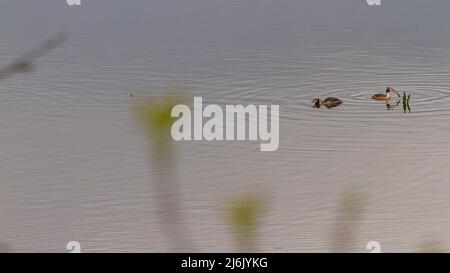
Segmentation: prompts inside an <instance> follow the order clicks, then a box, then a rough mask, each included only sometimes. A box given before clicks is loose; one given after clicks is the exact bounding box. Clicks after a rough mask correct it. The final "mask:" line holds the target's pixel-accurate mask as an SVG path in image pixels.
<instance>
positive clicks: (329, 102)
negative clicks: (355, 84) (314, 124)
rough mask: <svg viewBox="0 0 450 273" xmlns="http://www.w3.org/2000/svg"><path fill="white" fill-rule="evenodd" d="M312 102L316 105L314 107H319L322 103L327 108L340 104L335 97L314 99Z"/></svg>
mask: <svg viewBox="0 0 450 273" xmlns="http://www.w3.org/2000/svg"><path fill="white" fill-rule="evenodd" d="M312 103H314V107H316V108H320V106H321V105H323V106H325V107H327V108H333V107H336V106H339V105H341V104H342V101H341V100H340V99H337V98H333V97H328V98H326V99H324V100H322V101H321V100H320V99H314V100H313V101H312Z"/></svg>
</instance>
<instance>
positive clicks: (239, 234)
mask: <svg viewBox="0 0 450 273" xmlns="http://www.w3.org/2000/svg"><path fill="white" fill-rule="evenodd" d="M263 200H264V199H263V198H262V196H261V195H260V194H258V193H255V192H248V193H245V194H244V195H242V196H238V197H235V198H232V199H230V200H229V201H228V203H227V204H226V214H227V215H226V216H227V219H228V221H229V223H230V226H231V230H232V232H233V236H234V237H235V238H234V239H235V242H236V246H237V248H238V250H239V251H241V252H256V251H258V247H259V244H258V228H259V224H260V223H259V222H260V219H261V217H262V216H263V213H264V211H265V207H264V205H263V204H264V202H263Z"/></svg>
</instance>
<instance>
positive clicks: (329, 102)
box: [312, 87, 396, 108]
mask: <svg viewBox="0 0 450 273" xmlns="http://www.w3.org/2000/svg"><path fill="white" fill-rule="evenodd" d="M394 92H396V91H395V90H394V89H393V88H392V87H388V88H386V93H385V94H375V95H373V96H372V99H374V100H378V101H387V100H390V99H391V97H392V94H393V93H394ZM312 103H314V107H316V108H320V106H325V107H327V108H333V107H336V106H339V105H341V104H342V101H341V100H340V99H338V98H334V97H328V98H326V99H324V100H320V99H314V100H313V101H312Z"/></svg>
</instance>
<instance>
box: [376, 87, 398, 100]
mask: <svg viewBox="0 0 450 273" xmlns="http://www.w3.org/2000/svg"><path fill="white" fill-rule="evenodd" d="M394 91H395V90H394V89H393V88H392V87H388V88H386V94H376V95H373V96H372V99H374V100H389V99H391V97H392V93H393V92H394Z"/></svg>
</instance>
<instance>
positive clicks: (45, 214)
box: [0, 0, 450, 252]
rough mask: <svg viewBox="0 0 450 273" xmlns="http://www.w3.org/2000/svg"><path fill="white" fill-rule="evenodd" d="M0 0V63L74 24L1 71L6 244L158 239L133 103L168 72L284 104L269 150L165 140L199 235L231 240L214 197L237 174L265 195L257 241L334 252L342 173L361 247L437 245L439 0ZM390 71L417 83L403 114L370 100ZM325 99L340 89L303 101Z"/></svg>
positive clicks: (0, 215) (97, 246)
mask: <svg viewBox="0 0 450 273" xmlns="http://www.w3.org/2000/svg"><path fill="white" fill-rule="evenodd" d="M5 2H6V1H2V3H0V24H1V25H2V27H1V28H0V64H6V63H8V62H9V61H11V60H12V59H13V58H14V56H17V55H19V54H20V53H22V52H23V51H25V50H27V49H30V48H31V47H32V46H33V45H35V44H36V43H38V42H40V41H43V40H45V39H46V38H47V37H48V36H50V35H51V34H53V33H55V32H58V31H61V30H63V31H65V32H67V33H68V35H69V40H68V41H67V42H66V43H65V44H64V45H63V46H62V47H60V48H58V49H56V50H55V51H53V52H51V54H49V55H47V56H45V57H43V58H41V59H39V60H38V62H37V69H36V71H35V72H34V73H32V74H27V75H15V76H13V77H11V78H8V79H6V80H3V81H2V82H1V83H0V174H1V176H0V242H2V243H6V244H8V245H9V246H10V247H11V248H12V249H14V250H15V251H19V252H22V251H33V252H41V251H56V252H64V251H66V250H65V246H66V243H67V242H68V241H71V240H78V241H80V242H81V244H82V247H83V251H88V252H98V251H106V252H110V251H121V252H126V251H167V250H170V246H168V245H167V241H166V240H165V239H164V236H162V235H161V230H160V227H159V224H158V219H157V215H156V212H155V202H154V200H153V199H154V198H153V197H154V196H155V194H157V193H155V192H154V187H152V185H154V183H155V181H154V180H155V177H158V176H157V175H155V174H154V173H153V172H152V171H151V168H150V167H151V165H152V160H151V158H150V153H149V149H148V139H147V138H146V137H145V135H144V134H143V133H142V130H141V128H140V127H139V125H138V124H137V122H136V121H135V118H134V116H133V106H134V104H135V103H136V100H138V99H139V98H140V97H141V96H147V97H148V96H159V95H161V94H164V93H165V92H167V90H168V89H169V88H170V87H172V86H174V85H178V86H183V87H185V88H186V90H187V91H186V92H187V93H188V94H189V95H201V96H203V99H204V101H205V103H217V104H222V105H224V104H226V103H232V104H279V105H280V115H281V117H280V122H281V124H280V148H279V149H278V151H276V152H272V153H262V152H259V145H258V144H256V143H244V142H235V143H232V142H216V143H206V142H197V143H179V144H176V156H177V168H176V173H177V175H178V177H179V178H180V184H181V202H182V206H183V212H184V214H185V216H186V222H187V226H188V229H189V233H190V234H191V235H192V239H193V240H194V241H195V245H196V247H197V249H199V250H201V251H233V250H236V249H235V248H234V245H233V241H232V234H231V233H230V229H229V226H228V225H227V222H226V221H225V219H224V217H223V203H224V201H226V199H227V197H228V196H233V195H235V194H238V193H241V192H242V191H244V190H247V189H249V188H257V189H261V190H263V191H264V192H266V193H267V195H268V196H267V197H268V198H267V205H268V208H269V209H268V211H267V213H266V217H265V218H264V219H262V223H261V224H262V225H261V228H260V233H261V234H260V235H261V236H260V238H261V241H260V249H261V250H263V251H283V252H285V251H295V252H301V251H330V250H331V249H332V245H333V240H334V239H333V232H334V229H335V226H336V219H337V216H336V215H337V212H338V206H339V202H340V200H341V198H342V195H343V193H345V192H346V191H347V190H348V189H353V188H357V189H359V190H360V191H362V192H364V193H365V194H366V196H367V200H366V201H367V208H366V210H365V214H364V216H363V217H362V219H361V222H360V224H359V226H358V229H357V232H356V234H355V235H354V236H355V238H356V248H355V250H356V251H366V250H365V245H366V243H367V242H368V241H371V240H377V241H379V242H380V243H382V246H383V250H384V251H416V250H417V247H418V245H419V244H420V243H421V242H423V241H427V240H429V239H430V238H436V240H439V241H441V242H442V243H443V245H444V246H446V247H447V246H450V232H449V231H448V230H450V210H449V209H448V207H449V203H450V189H449V187H448V184H449V183H450V180H449V177H450V169H449V168H448V166H449V163H450V19H449V18H450V17H448V12H449V11H450V2H448V1H444V0H436V1H433V2H432V3H431V2H427V1H418V0H413V1H411V0H408V1H406V0H397V1H394V0H392V1H389V0H385V1H384V2H385V3H384V6H382V7H368V6H367V5H366V4H365V1H350V0H343V1H331V0H315V1H308V0H304V1H294V0H282V1H276V2H275V1H269V0H259V1H256V0H244V1H241V0H239V1H238V0H229V1H224V0H222V1H219V0H213V1H206V0H189V1H173V0H169V1H166V0H164V1H163V0H152V1H143V0H139V1H127V2H126V3H125V2H123V1H115V0H114V1H106V0H98V1H84V2H83V4H82V6H81V7H80V8H74V7H67V6H65V3H64V1H50V0H46V1H33V2H36V3H30V1H24V0H18V1H8V3H5ZM37 2H39V3H37ZM57 2H58V3H57ZM388 85H390V86H393V87H395V88H397V89H399V90H402V91H403V90H407V91H408V92H410V93H411V94H412V98H411V108H412V113H410V114H404V113H403V109H401V104H400V107H399V108H395V109H393V110H390V111H387V109H386V105H385V104H384V103H383V102H381V103H377V102H373V101H371V99H370V97H371V95H373V94H374V93H380V92H383V90H384V89H385V88H386V86H388ZM132 89H133V90H148V91H147V92H137V93H136V94H137V95H135V96H133V98H130V97H129V94H130V90H132ZM326 96H335V97H338V98H341V99H342V100H343V101H344V104H343V105H342V106H340V107H338V108H335V109H332V110H328V109H313V108H312V107H311V104H310V102H311V100H312V99H314V98H316V97H321V98H325V97H326ZM152 190H153V191H152Z"/></svg>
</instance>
